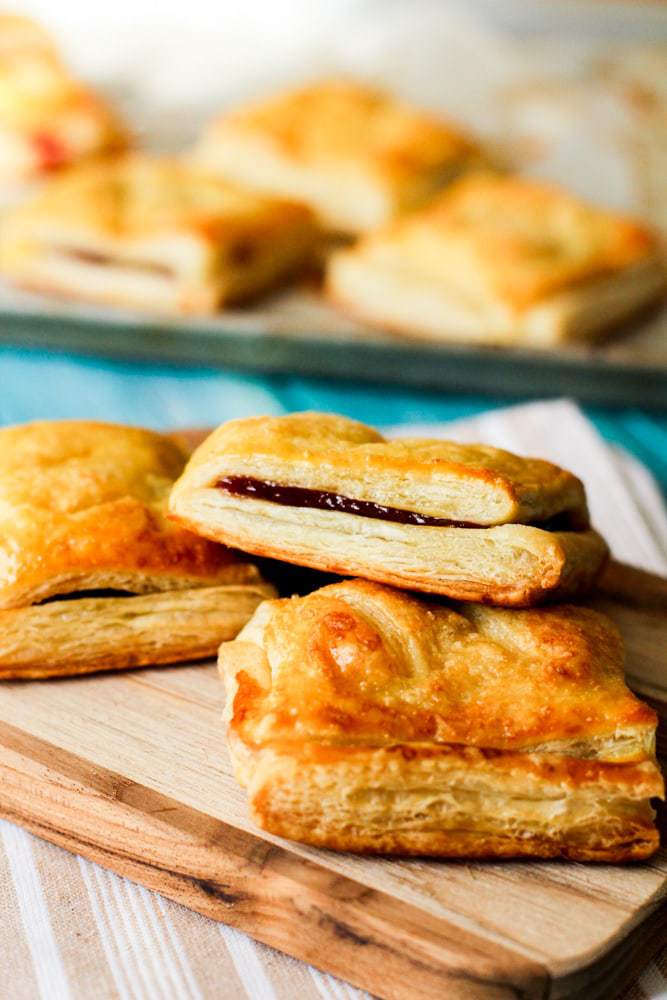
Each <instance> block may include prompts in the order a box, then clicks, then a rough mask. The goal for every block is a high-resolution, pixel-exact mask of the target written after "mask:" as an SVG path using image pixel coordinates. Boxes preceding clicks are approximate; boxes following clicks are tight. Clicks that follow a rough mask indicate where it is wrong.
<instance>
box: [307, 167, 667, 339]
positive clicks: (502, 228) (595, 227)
mask: <svg viewBox="0 0 667 1000" xmlns="http://www.w3.org/2000/svg"><path fill="white" fill-rule="evenodd" d="M327 285H328V289H329V293H330V295H331V296H332V298H333V299H334V300H335V301H337V302H338V303H340V304H341V305H342V306H344V307H345V308H347V309H349V310H350V311H352V312H354V314H355V315H357V316H358V317H360V318H362V319H365V320H367V321H369V322H371V323H373V324H376V325H379V326H382V327H384V328H386V329H387V330H390V331H391V330H395V331H397V332H402V333H406V334H409V335H410V334H411V335H415V336H421V337H427V338H431V339H436V340H464V341H473V342H479V343H484V342H486V343H521V344H526V345H527V346H535V347H539V346H549V345H552V344H554V343H558V342H561V341H567V340H589V339H593V338H595V337H596V336H598V335H599V334H600V333H602V332H603V331H604V330H606V329H608V328H609V327H610V326H612V325H614V324H615V323H618V322H620V321H621V320H623V319H625V318H626V317H627V316H629V315H630V314H632V313H633V312H636V311H637V310H638V309H639V308H641V307H642V306H645V305H646V304H647V303H649V302H652V301H655V300H656V299H657V298H658V297H659V296H660V294H661V293H662V292H663V291H664V289H665V272H664V267H663V266H662V264H661V262H660V260H659V257H658V252H657V246H656V241H655V238H654V236H653V234H652V233H651V232H650V231H649V230H648V229H647V228H646V227H644V226H641V225H640V224H639V223H635V222H632V221H630V220H627V219H625V218H623V217H621V216H614V215H612V214H610V213H605V212H602V211H601V210H599V209H595V208H593V207H591V206H588V205H585V204H583V203H581V202H579V201H577V200H576V199H574V198H572V197H570V196H568V195H565V194H564V193H562V192H559V191H557V190H556V189H553V188H549V187H546V186H543V185H538V184H535V183H533V182H529V181H526V180H521V179H518V178H512V177H500V176H490V175H486V174H482V175H478V174H476V175H473V176H471V177H469V178H466V179H463V180H462V181H460V182H458V183H457V184H455V185H453V186H452V187H450V188H449V189H448V190H447V191H446V192H444V193H443V194H442V195H441V196H440V197H439V199H437V200H436V201H435V202H434V203H433V205H432V206H429V207H428V208H427V209H425V210H424V211H423V212H421V213H418V214H415V215H412V216H410V217H406V218H405V219H404V220H403V221H401V222H399V223H396V224H394V225H393V226H392V227H388V228H386V229H385V230H383V231H381V232H379V233H374V234H372V235H370V236H369V237H367V238H366V239H365V240H363V241H361V242H360V243H359V244H357V245H356V246H355V247H352V248H350V249H346V250H342V251H339V252H338V253H336V254H334V255H333V256H332V257H331V258H330V262H329V269H328V275H327Z"/></svg>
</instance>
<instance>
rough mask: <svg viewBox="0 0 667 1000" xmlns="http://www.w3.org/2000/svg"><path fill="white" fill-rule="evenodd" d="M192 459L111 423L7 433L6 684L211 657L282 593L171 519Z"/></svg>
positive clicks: (1, 568) (2, 474)
mask: <svg viewBox="0 0 667 1000" xmlns="http://www.w3.org/2000/svg"><path fill="white" fill-rule="evenodd" d="M186 458H187V454H186V452H185V451H184V450H183V448H182V447H181V446H180V445H179V444H178V443H177V441H175V440H171V439H170V438H168V437H166V436H163V435H161V434H156V433H153V432H152V431H146V430H140V429H138V428H132V427H122V426H119V425H114V424H103V423H93V422H89V421H81V422H78V421H44V422H38V423H33V424H26V425H24V426H19V427H9V428H5V429H2V430H0V678H3V679H6V678H11V677H20V678H23V677H48V676H52V675H55V674H70V673H88V672H90V671H93V670H103V669H119V668H121V667H132V666H138V665H142V664H154V663H175V662H180V661H183V660H192V659H198V658H202V657H205V656H211V655H213V654H214V653H215V651H216V650H217V648H218V646H219V644H220V642H221V641H222V640H223V639H230V638H233V636H234V635H235V634H236V633H237V632H238V630H239V629H240V628H241V626H242V625H243V624H244V623H245V621H247V619H248V618H249V617H250V615H251V614H252V612H253V611H254V609H255V608H256V607H257V605H258V604H259V603H260V602H261V601H262V600H263V599H264V598H266V597H269V596H271V595H272V594H273V593H274V591H273V589H272V588H271V587H270V586H268V585H267V584H265V583H264V582H263V580H262V578H261V576H260V574H259V572H258V570H257V568H256V567H255V566H254V565H252V564H251V563H250V562H247V561H245V560H243V559H242V558H240V557H239V556H237V555H236V554H235V553H232V552H230V551H229V550H228V549H226V548H224V547H223V546H221V545H215V544H214V543H212V542H209V541H206V540H205V539H203V538H197V537H196V536H195V535H192V534H191V533H190V532H188V531H185V530H183V529H181V528H178V527H176V526H175V525H174V524H173V523H172V522H170V521H169V520H168V518H167V516H166V506H167V497H168V494H169V490H170V488H171V485H172V483H173V482H174V480H175V479H176V478H177V477H178V475H179V474H180V472H181V470H182V468H183V466H184V464H185V461H186Z"/></svg>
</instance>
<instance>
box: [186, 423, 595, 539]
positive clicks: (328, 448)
mask: <svg viewBox="0 0 667 1000" xmlns="http://www.w3.org/2000/svg"><path fill="white" fill-rule="evenodd" d="M228 477H248V478H255V479H259V480H262V481H264V482H269V483H277V484H279V485H281V486H296V487H302V488H305V489H310V490H318V491H326V492H330V493H335V494H339V495H342V496H344V497H348V498H351V499H354V500H364V501H369V502H371V503H375V504H378V505H385V506H387V507H391V508H396V509H399V510H407V511H413V512H416V513H418V514H422V515H426V516H429V517H438V518H449V519H452V520H455V521H462V522H470V523H471V524H474V525H492V524H505V523H534V522H542V521H546V520H548V519H549V518H552V517H555V516H556V515H559V514H567V515H568V520H569V522H570V523H569V525H568V526H569V527H572V528H576V529H580V528H586V527H587V526H588V513H587V507H586V497H585V493H584V488H583V486H582V483H581V482H580V480H579V479H577V478H576V476H573V475H572V474H571V473H570V472H566V471H565V470H564V469H560V468H558V466H556V465H552V464H551V463H550V462H545V461H543V460H541V459H531V458H521V457H519V456H517V455H513V454H511V453H510V452H508V451H503V450H501V449H500V448H493V447H490V446H488V445H470V444H457V443H456V442H453V441H440V440H428V439H409V438H403V439H401V440H394V441H387V440H386V439H385V438H383V437H382V435H381V434H380V433H379V432H378V431H376V430H373V429H372V428H371V427H367V426H366V425H365V424H362V423H359V422H358V421H356V420H350V419H348V418H347V417H341V416H336V415H334V414H329V413H308V412H306V413H294V414H291V415H289V416H283V417H250V418H247V419H241V420H232V421H230V422H229V423H226V424H223V425H222V426H221V427H219V428H218V429H217V430H216V431H214V433H213V434H212V435H211V436H210V437H209V438H207V439H206V441H205V442H204V443H203V444H202V445H201V446H200V447H199V448H198V449H197V451H196V452H195V453H194V455H193V457H192V459H191V460H190V462H189V464H188V467H187V469H186V471H185V474H184V475H183V477H182V478H181V479H180V480H179V482H178V484H177V485H176V487H175V490H174V498H176V497H177V496H181V495H183V496H185V495H187V493H188V491H189V490H190V489H198V488H202V487H203V488H207V487H215V486H216V485H217V484H218V483H219V482H220V480H221V479H225V478H228Z"/></svg>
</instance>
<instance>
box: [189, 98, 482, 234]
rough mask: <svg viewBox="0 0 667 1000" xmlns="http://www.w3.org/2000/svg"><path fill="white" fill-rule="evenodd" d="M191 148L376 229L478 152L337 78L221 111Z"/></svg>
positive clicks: (346, 228) (277, 191)
mask: <svg viewBox="0 0 667 1000" xmlns="http://www.w3.org/2000/svg"><path fill="white" fill-rule="evenodd" d="M192 155H193V159H194V160H195V162H197V163H200V164H202V165H203V166H204V167H206V168H207V169H211V170H213V171H216V172H219V173H220V174H221V175H222V176H224V177H226V178H228V179H230V180H233V181H235V182H238V183H240V184H243V185H244V186H247V187H250V188H254V189H256V190H259V191H263V192H266V193H268V194H273V195H280V196H281V197H287V198H291V199H294V200H295V201H301V202H303V203H304V204H306V205H308V206H309V207H310V208H312V209H313V210H314V211H315V213H316V214H317V216H318V219H319V221H320V223H322V224H323V225H324V226H325V227H326V228H328V229H331V230H334V231H336V232H362V231H365V230H369V229H373V228H375V227H376V226H378V225H381V224H382V223H384V222H387V221H388V220H389V219H391V218H393V217H394V216H395V215H396V214H397V213H398V212H401V211H404V210H405V209H409V208H413V207H417V206H418V205H421V204H422V203H424V202H425V201H426V200H427V199H428V198H429V197H431V196H432V195H433V194H434V193H435V192H436V191H437V190H438V189H439V188H441V187H442V186H443V185H444V184H446V183H447V182H449V181H450V180H451V179H452V178H453V177H455V176H456V175H457V174H459V173H460V172H461V171H462V170H464V169H466V168H468V167H469V166H470V165H471V164H472V163H478V164H479V163H480V162H481V161H482V155H481V153H480V151H479V149H478V147H477V146H476V145H475V143H474V142H473V141H472V139H471V138H470V137H469V136H468V135H466V134H465V133H464V132H463V131H462V130H461V129H460V128H458V127H455V126H452V125H451V124H449V123H447V122H444V121H441V120H438V119H437V118H435V117H433V116H429V115H427V114H425V113H423V112H420V111H418V110H416V109H414V108H411V107H409V106H407V105H405V104H403V103H402V102H400V101H398V100H395V99H394V98H392V97H390V96H389V95H387V94H384V93H382V92H381V91H378V90H375V89H373V88H370V87H367V86H364V85H362V84H358V83H352V82H350V81H343V80H337V81H335V80H332V81H326V82H322V83H317V84H313V85H311V86H308V87H305V88H303V89H300V90H295V91H290V92H288V93H284V94H280V95H278V96H277V97H274V98H269V99H268V100H265V101H261V102H258V103H257V104H255V105H252V106H248V107H246V108H241V109H239V110H236V111H233V112H231V113H229V114H225V115H222V116H221V117H220V118H218V119H217V120H215V121H213V122H212V123H211V124H210V125H209V126H208V128H207V129H206V131H205V132H204V135H203V136H202V138H201V140H200V141H199V143H198V144H197V146H196V147H195V150H194V152H193V154H192Z"/></svg>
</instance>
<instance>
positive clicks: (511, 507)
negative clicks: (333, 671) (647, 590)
mask: <svg viewBox="0 0 667 1000" xmlns="http://www.w3.org/2000/svg"><path fill="white" fill-rule="evenodd" d="M170 509H171V512H172V514H173V515H174V516H175V517H176V519H177V520H178V521H180V523H181V524H183V525H184V526H185V527H188V528H190V529H191V530H193V531H196V532H197V533H198V534H201V535H204V536H205V537H207V538H212V539H214V540H216V541H219V542H224V543H225V544H228V545H233V546H236V547H238V548H241V549H243V550H244V551H246V552H252V553H255V554H258V555H265V556H271V557H273V558H276V559H282V560H284V561H286V562H291V563H297V564H299V565H303V566H310V567H313V568H315V569H320V570H325V571H328V572H332V573H340V574H342V575H350V576H360V577H365V578H367V579H371V580H377V581H379V582H381V583H389V584H393V585H394V586H398V587H406V588H408V589H414V590H421V591H427V592H432V593H439V594H445V595H448V596H450V597H455V598H459V599H461V600H473V601H484V602H486V603H491V604H500V605H531V604H535V603H538V602H539V601H542V600H544V599H546V598H554V597H557V598H562V597H564V596H568V595H574V594H578V593H583V592H585V591H586V590H588V589H589V588H590V586H591V585H592V583H593V581H594V580H595V578H596V576H597V574H598V572H599V571H600V569H601V567H602V565H603V563H604V561H605V559H606V554H607V549H606V546H605V543H604V541H603V540H602V539H601V538H600V536H599V535H598V534H596V533H595V532H594V531H592V530H591V529H590V526H589V520H588V512H587V508H586V498H585V494H584V488H583V486H582V484H581V482H580V481H579V480H578V479H577V478H576V477H575V476H573V475H571V473H569V472H566V471H564V470H563V469H559V468H558V467H557V466H555V465H552V464H550V463H549V462H544V461H540V460H538V459H526V458H519V457H518V456H516V455H512V454H510V453H509V452H506V451H501V450H500V449H498V448H491V447H487V446H485V445H461V444H455V443H454V442H451V441H430V440H406V439H402V440H397V441H386V440H385V439H384V438H383V437H382V435H381V434H379V433H378V432H377V431H375V430H373V429H372V428H370V427H366V426H365V425H364V424H361V423H357V421H355V420H349V419H347V418H345V417H338V416H334V415H332V414H326V413H295V414H292V415H290V416H284V417H252V418H249V419H244V420H233V421H230V422H229V423H227V424H223V425H222V426H221V427H219V428H218V430H217V431H215V432H214V433H213V434H212V435H211V436H210V437H209V438H208V439H207V440H206V441H205V442H204V443H203V444H202V445H201V446H200V447H199V448H198V449H197V450H196V451H195V453H194V455H193V457H192V459H191V460H190V462H189V464H188V466H187V469H186V470H185V472H184V474H183V476H182V477H181V478H180V479H179V481H178V482H177V483H176V485H175V487H174V489H173V491H172V495H171V500H170Z"/></svg>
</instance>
